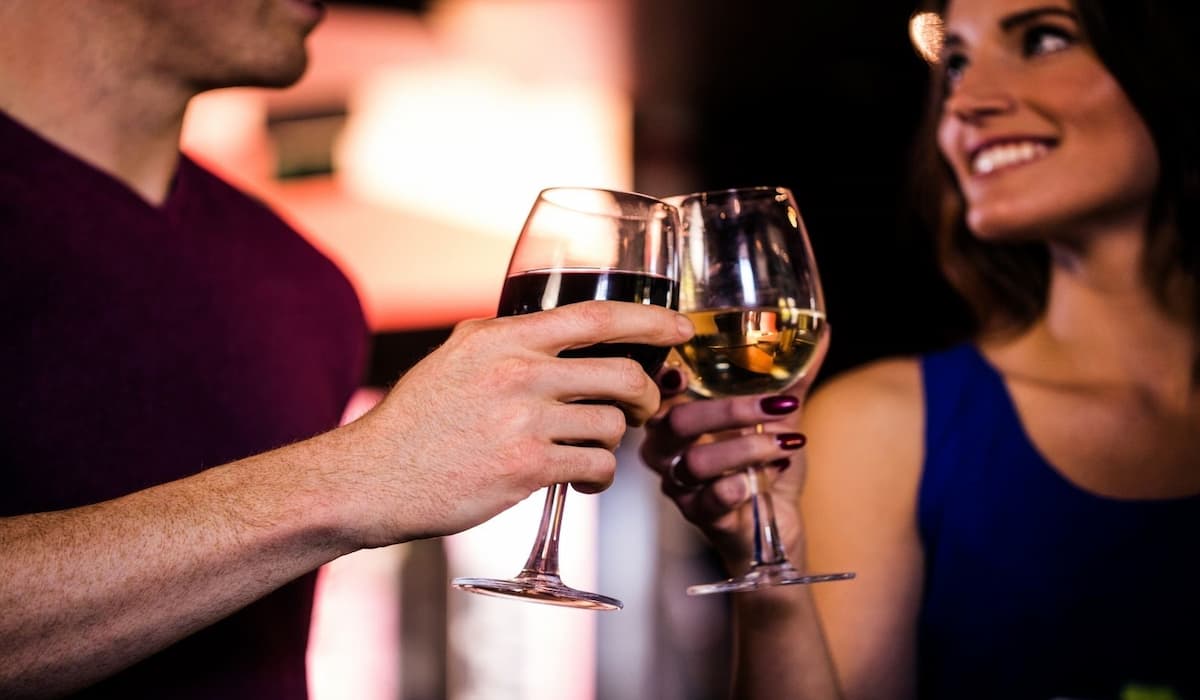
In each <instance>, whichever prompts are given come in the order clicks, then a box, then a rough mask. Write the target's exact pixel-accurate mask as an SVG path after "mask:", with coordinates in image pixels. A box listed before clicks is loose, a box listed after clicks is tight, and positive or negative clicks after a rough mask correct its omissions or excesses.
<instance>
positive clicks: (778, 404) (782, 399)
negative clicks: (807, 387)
mask: <svg viewBox="0 0 1200 700" xmlns="http://www.w3.org/2000/svg"><path fill="white" fill-rule="evenodd" d="M758 405H759V406H762V410H763V412H764V413H768V414H770V415H772V416H782V415H783V414H785V413H791V412H792V411H794V410H796V409H797V408H800V399H798V398H796V397H795V396H788V395H787V394H779V395H778V396H768V397H767V398H765V399H763V400H762V401H760V402H759V404H758Z"/></svg>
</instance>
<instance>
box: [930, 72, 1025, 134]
mask: <svg viewBox="0 0 1200 700" xmlns="http://www.w3.org/2000/svg"><path fill="white" fill-rule="evenodd" d="M1001 73H1003V71H1002V70H998V69H997V68H996V67H992V66H986V65H982V64H980V63H976V64H973V65H971V66H970V67H969V68H968V69H967V70H966V71H964V72H963V75H962V76H961V77H960V78H959V80H958V82H957V83H956V84H955V85H954V86H953V87H952V88H951V90H950V94H949V96H948V97H947V98H946V104H945V112H946V113H947V114H951V115H953V116H954V117H955V118H957V119H959V120H961V121H963V122H966V123H976V122H978V121H980V120H982V119H985V118H987V117H989V116H994V115H997V114H1004V113H1006V112H1010V111H1012V110H1013V109H1014V108H1015V107H1016V103H1017V101H1016V98H1015V97H1014V95H1013V93H1012V91H1011V90H1009V88H1008V84H1007V81H1006V80H1004V76H1003V75H1001Z"/></svg>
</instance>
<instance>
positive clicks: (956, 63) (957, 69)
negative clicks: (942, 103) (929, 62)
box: [941, 53, 967, 90]
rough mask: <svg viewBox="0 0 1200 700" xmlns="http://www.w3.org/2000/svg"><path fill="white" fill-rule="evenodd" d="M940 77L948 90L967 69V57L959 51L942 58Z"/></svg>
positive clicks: (960, 78)
mask: <svg viewBox="0 0 1200 700" xmlns="http://www.w3.org/2000/svg"><path fill="white" fill-rule="evenodd" d="M941 63H942V79H943V82H944V83H945V85H946V89H947V90H949V89H951V88H953V87H954V86H955V85H957V84H958V81H960V80H962V76H963V73H964V72H966V70H967V57H966V56H964V55H962V54H961V53H952V54H949V55H947V56H945V57H943V58H942V61H941Z"/></svg>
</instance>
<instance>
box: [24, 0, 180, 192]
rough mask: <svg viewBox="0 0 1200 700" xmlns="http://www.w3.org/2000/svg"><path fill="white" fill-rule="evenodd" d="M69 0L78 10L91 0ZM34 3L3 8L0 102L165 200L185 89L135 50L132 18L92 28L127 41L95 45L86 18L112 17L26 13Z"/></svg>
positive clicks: (41, 130)
mask: <svg viewBox="0 0 1200 700" xmlns="http://www.w3.org/2000/svg"><path fill="white" fill-rule="evenodd" d="M69 5H70V6H71V7H73V8H75V9H76V10H79V9H81V8H85V7H88V6H89V5H90V3H82V4H77V3H69ZM57 7H58V5H57V4H54V3H51V4H50V5H49V8H48V9H50V10H51V11H55V9H54V8H57ZM39 9H41V8H39V6H38V3H36V2H34V3H23V2H15V3H13V5H10V6H8V7H6V8H5V9H3V10H0V109H3V110H4V111H5V112H7V113H8V114H9V115H11V116H12V117H13V118H14V119H16V120H17V121H19V122H21V123H23V124H25V125H26V126H28V127H30V128H31V129H33V130H34V131H36V132H38V133H39V134H41V135H42V136H43V137H44V138H46V139H48V140H50V141H52V142H53V143H55V144H57V145H58V146H60V147H61V148H63V149H65V150H67V151H69V152H71V153H73V154H75V155H76V156H78V157H79V158H81V159H82V160H84V161H87V162H88V163H90V164H92V165H94V166H95V167H97V168H99V169H100V170H103V171H105V172H107V173H109V174H110V175H112V176H113V177H115V178H117V179H118V180H121V181H122V182H124V183H125V184H126V185H128V186H129V187H130V188H131V189H133V190H134V191H136V192H137V193H138V194H140V195H141V196H142V197H143V198H144V199H145V200H146V201H147V202H149V203H151V204H153V205H159V204H162V202H163V201H165V199H166V197H167V193H168V190H169V188H170V184H171V180H172V178H173V176H174V173H175V168H176V167H177V165H178V160H179V134H180V130H181V128H182V124H183V115H184V110H185V109H186V107H187V102H188V99H189V98H190V97H191V95H190V94H188V93H187V92H186V91H184V90H183V89H182V86H179V85H173V84H170V83H169V82H167V81H166V80H165V79H164V78H163V77H162V76H161V75H155V73H154V72H153V71H152V70H151V68H150V66H149V64H148V63H147V60H148V57H145V56H138V55H137V46H138V45H139V42H138V36H137V31H136V29H135V28H129V31H126V32H124V33H113V32H106V31H97V32H94V36H100V37H103V36H114V35H115V36H121V37H122V38H123V39H124V40H125V41H126V44H125V45H123V46H102V45H99V43H98V42H97V41H95V40H94V39H92V38H89V37H87V36H85V34H87V33H88V31H87V21H104V20H105V19H111V18H94V17H93V18H82V17H75V16H72V17H68V16H64V17H63V18H62V22H60V23H48V22H46V21H45V19H44V18H42V19H40V20H38V21H34V19H33V18H32V16H31V14H30V13H31V12H34V11H38V10H39ZM69 12H73V11H71V10H69ZM47 26H53V27H54V30H53V31H50V30H47V29H46V27H47ZM93 26H94V25H93Z"/></svg>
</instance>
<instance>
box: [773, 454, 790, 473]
mask: <svg viewBox="0 0 1200 700" xmlns="http://www.w3.org/2000/svg"><path fill="white" fill-rule="evenodd" d="M767 466H768V467H775V468H776V469H778V470H779V471H783V470H784V469H787V468H788V467H790V466H792V460H790V459H788V458H787V457H780V458H779V459H775V460H771V461H770V462H767Z"/></svg>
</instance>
